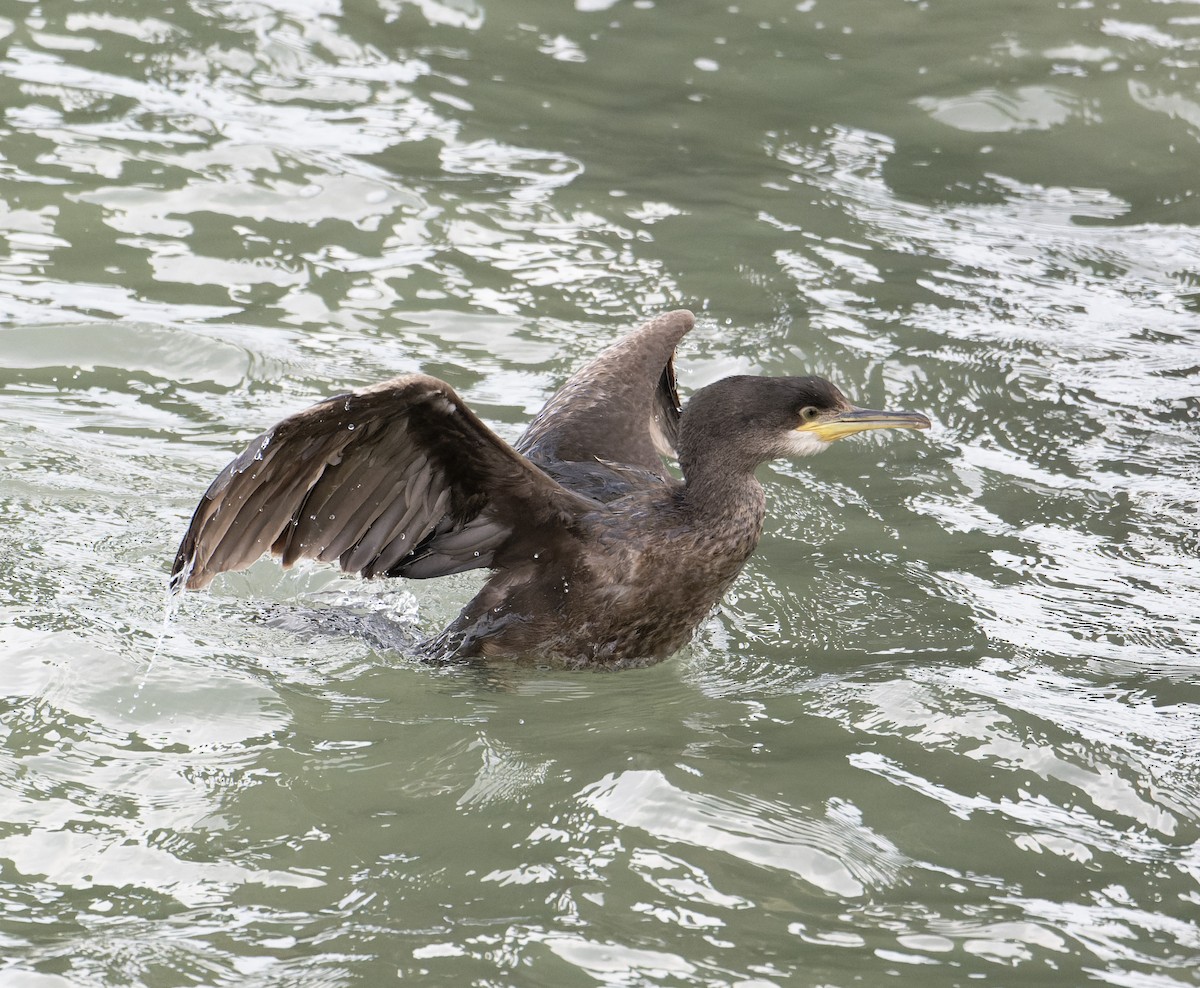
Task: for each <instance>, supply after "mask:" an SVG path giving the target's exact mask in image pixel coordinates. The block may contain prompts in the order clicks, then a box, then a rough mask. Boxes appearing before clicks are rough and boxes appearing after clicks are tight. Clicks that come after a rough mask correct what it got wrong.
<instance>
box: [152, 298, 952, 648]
mask: <svg viewBox="0 0 1200 988" xmlns="http://www.w3.org/2000/svg"><path fill="white" fill-rule="evenodd" d="M693 322H694V319H693V316H692V314H691V313H690V312H686V311H683V310H680V311H677V312H669V313H666V314H665V315H662V316H659V317H658V318H656V319H654V320H652V321H650V322H648V323H646V324H645V325H644V326H642V327H641V328H640V329H638V330H637V331H636V332H634V333H631V334H629V335H628V336H626V337H624V338H623V339H621V340H620V341H619V342H617V343H616V344H615V345H614V346H612V347H610V348H609V349H607V350H605V351H604V352H603V353H601V354H600V355H599V356H598V357H596V358H595V359H594V360H592V361H591V362H590V363H589V364H587V365H586V366H585V367H583V368H582V369H581V370H579V371H577V372H576V373H575V374H574V375H573V376H572V377H571V378H570V379H569V380H568V381H567V383H566V384H564V385H563V386H562V388H560V389H559V391H558V392H557V393H556V394H555V395H554V396H553V397H552V398H551V399H550V401H549V402H547V404H546V407H545V408H543V409H542V411H541V412H540V413H539V414H538V416H537V417H536V418H535V419H534V420H533V422H532V423H531V424H530V426H529V428H528V429H526V430H525V434H524V435H523V436H522V437H521V439H520V440H519V441H518V442H517V444H516V446H515V447H513V446H510V445H509V444H508V443H506V442H505V441H504V440H503V439H501V438H500V437H499V436H497V435H496V434H495V433H494V432H492V430H491V429H489V428H488V427H487V426H486V425H484V423H483V422H482V421H480V419H479V418H478V417H476V415H475V413H474V412H472V411H471V409H470V408H468V407H467V405H466V404H465V403H464V402H463V400H462V399H461V398H460V397H459V396H458V395H457V394H455V392H454V390H453V389H452V388H451V387H450V386H449V385H448V384H446V383H445V382H444V381H440V380H438V379H437V378H435V377H429V376H426V375H424V374H408V375H405V376H402V377H396V378H393V379H391V380H390V381H385V382H383V383H382V384H378V385H375V386H374V387H368V388H363V389H361V390H357V391H350V392H347V393H346V394H340V395H337V396H335V397H333V398H328V399H326V400H325V401H322V402H319V403H318V404H316V405H313V406H312V407H311V408H308V409H306V410H304V411H302V412H298V413H296V414H295V415H291V416H289V417H288V418H285V419H284V420H283V421H282V422H280V423H278V424H277V425H275V426H273V427H272V428H270V429H268V430H267V431H266V432H264V433H263V434H262V435H261V436H259V437H258V438H257V439H255V440H254V441H253V442H251V443H250V445H249V446H248V447H247V448H246V450H245V451H244V452H243V453H242V454H241V455H240V456H238V457H237V458H236V459H235V460H234V461H233V462H232V463H230V464H229V465H228V466H227V467H226V468H225V469H224V470H222V471H221V473H220V475H219V476H218V477H217V479H216V480H214V481H213V483H212V485H211V486H210V487H209V489H208V491H207V492H206V493H205V494H204V497H203V498H202V499H201V501H200V504H199V506H198V507H197V508H196V512H195V514H194V515H193V517H192V521H191V524H190V525H189V526H188V530H187V534H186V535H185V536H184V537H183V542H182V543H181V544H180V546H179V552H178V554H177V555H176V557H175V564H174V567H173V569H172V575H171V584H172V587H173V588H174V589H176V590H178V589H181V588H183V587H187V588H189V589H197V588H200V587H204V586H206V585H207V584H208V583H209V582H210V581H211V580H212V578H213V577H214V576H215V575H216V574H217V573H220V572H223V571H226V570H240V569H244V568H245V567H247V566H249V565H250V564H251V563H253V562H254V561H255V560H257V559H258V558H259V557H260V556H262V555H263V554H264V553H266V552H270V553H271V554H272V555H275V556H278V557H280V560H281V561H282V563H283V565H284V566H291V565H292V564H293V563H295V562H296V561H297V560H300V559H316V560H320V561H322V562H337V563H338V564H339V565H340V566H341V568H342V569H343V570H345V571H346V572H353V573H360V574H362V576H364V577H368V578H369V577H377V576H387V577H397V576H402V577H409V578H414V579H425V578H427V577H434V576H445V575H447V574H450V573H459V572H462V571H464V570H470V569H487V570H490V576H489V577H488V579H487V581H486V583H484V585H483V588H482V589H481V590H480V591H479V593H478V594H476V596H475V597H474V599H472V600H471V601H470V602H469V603H468V604H467V605H466V606H465V607H464V608H463V609H462V613H461V614H459V616H458V617H457V618H456V619H455V620H454V621H453V622H452V623H451V624H450V626H449V627H448V628H446V629H445V630H444V631H443V632H442V633H441V634H439V635H436V636H435V637H433V638H431V639H428V640H427V641H426V642H424V643H423V646H422V651H423V653H424V654H426V655H427V656H429V657H431V658H436V659H465V658H472V657H493V656H542V657H555V658H559V659H565V660H567V661H570V662H575V663H581V664H587V663H605V664H607V663H624V662H630V661H634V660H652V659H660V658H664V657H666V656H668V655H670V654H671V653H672V652H675V651H676V650H678V649H679V648H681V647H682V646H683V645H685V644H686V643H687V642H688V640H689V639H690V638H691V636H692V633H693V632H694V631H695V629H696V627H697V625H699V624H700V623H701V622H702V621H703V620H704V619H705V617H706V616H707V615H708V614H709V613H710V612H711V611H712V610H713V608H714V607H715V606H716V605H717V603H718V602H719V601H720V599H721V597H722V595H723V594H724V593H725V591H726V590H727V589H728V588H729V586H730V584H731V583H733V581H734V579H735V578H736V577H737V575H738V573H739V572H740V571H741V569H742V566H743V565H744V564H745V562H746V560H747V559H748V558H749V556H750V554H751V553H752V552H753V551H754V547H755V546H756V545H757V543H758V540H759V535H760V534H761V532H762V525H763V516H764V497H763V489H762V487H761V486H760V484H759V482H758V481H757V480H756V479H755V476H754V472H755V469H756V468H757V467H758V466H759V465H760V464H762V463H765V462H767V461H769V460H774V459H777V458H782V457H798V456H808V455H810V454H812V453H817V452H820V451H821V450H823V449H825V448H826V447H827V446H828V445H829V444H830V443H831V442H833V441H834V440H836V439H840V438H842V437H843V436H848V435H851V434H853V433H856V432H862V431H864V430H867V429H894V428H901V429H925V428H928V427H929V419H927V418H926V417H925V416H924V415H919V414H917V413H915V412H879V411H868V410H866V409H861V408H856V407H855V406H854V405H852V404H850V403H849V402H848V401H847V400H846V398H845V397H844V396H843V395H842V393H841V392H840V391H839V390H838V389H837V388H836V387H834V386H833V385H832V384H830V383H829V382H828V381H826V380H824V379H822V378H819V377H728V378H725V379H724V380H721V381H718V382H716V383H715V384H710V385H709V386H708V387H705V388H702V389H700V390H699V391H697V392H696V394H695V395H693V396H692V398H691V400H690V401H689V402H688V404H687V407H686V408H681V407H680V403H679V397H678V394H677V393H676V386H675V368H674V355H675V346H676V344H677V343H678V342H679V341H680V340H681V339H682V338H683V336H684V334H686V333H687V332H688V330H690V329H691V328H692V325H693ZM672 455H675V456H677V457H678V461H679V468H680V470H681V472H682V474H683V480H682V481H680V480H677V479H675V478H674V477H673V476H672V475H671V474H670V473H669V472H668V471H667V469H666V467H665V466H664V457H667V456H672Z"/></svg>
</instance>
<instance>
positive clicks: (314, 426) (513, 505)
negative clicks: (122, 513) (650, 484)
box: [172, 374, 594, 589]
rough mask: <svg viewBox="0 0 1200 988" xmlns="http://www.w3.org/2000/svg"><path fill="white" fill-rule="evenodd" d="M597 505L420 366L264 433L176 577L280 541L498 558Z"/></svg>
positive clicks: (388, 553) (377, 559) (424, 556)
mask: <svg viewBox="0 0 1200 988" xmlns="http://www.w3.org/2000/svg"><path fill="white" fill-rule="evenodd" d="M592 507H594V502H591V501H589V500H587V499H586V498H583V497H581V496H579V495H577V494H574V493H572V492H571V491H569V490H567V489H566V488H564V487H562V486H561V485H560V484H558V483H557V482H556V481H555V480H553V479H552V478H551V477H549V476H548V475H547V474H546V473H544V472H543V471H542V470H541V469H539V468H538V467H537V466H535V465H534V464H532V463H531V462H530V461H529V460H527V459H526V458H525V457H524V456H522V455H520V454H519V453H517V452H516V451H515V450H513V449H512V447H510V446H509V445H508V444H507V443H505V442H504V441H503V440H502V439H500V438H499V437H498V436H497V435H496V434H495V433H494V432H492V431H491V430H490V429H489V428H488V427H487V426H486V425H484V424H483V422H481V421H480V420H479V418H478V417H476V416H475V414H474V413H473V412H472V411H471V410H470V409H469V408H468V407H467V406H466V405H465V404H464V403H463V401H462V399H461V398H459V397H458V395H457V394H455V393H454V391H453V389H451V388H450V386H449V385H447V384H445V383H444V382H442V381H439V380H438V379H437V378H433V377H428V376H425V375H420V374H415V375H408V376H405V377H399V378H394V379H393V380H391V381H387V382H385V383H383V384H381V385H378V386H376V387H373V388H365V389H363V390H361V391H354V392H350V393H348V394H343V395H338V396H336V397H334V398H330V399H327V400H326V401H323V402H320V403H318V404H316V405H314V406H312V407H311V408H308V409H305V410H304V411H302V412H299V413H297V414H295V415H292V416H289V417H288V418H286V419H284V420H283V421H282V422H279V423H278V424H277V425H275V426H274V427H273V428H272V429H270V430H268V431H267V432H265V433H263V434H262V435H261V436H259V437H258V438H257V439H255V440H254V441H253V442H252V443H251V444H250V445H249V446H248V447H247V449H246V450H245V451H244V452H243V453H242V454H241V455H239V456H238V457H236V458H235V459H234V460H233V461H232V462H231V463H230V464H229V465H228V466H227V467H226V468H225V469H224V470H222V471H221V473H220V474H218V476H217V478H216V479H215V480H214V481H213V483H212V485H211V486H210V487H209V489H208V491H207V492H206V493H205V495H204V497H203V498H202V499H201V501H200V504H199V505H198V506H197V508H196V511H195V513H194V515H193V516H192V521H191V524H190V525H189V526H188V530H187V533H186V534H185V535H184V537H183V541H182V542H181V543H180V546H179V551H178V553H177V554H176V557H175V563H174V566H173V568H172V586H173V587H175V588H177V589H178V588H179V587H182V586H186V587H188V588H190V589H197V588H200V587H203V586H205V585H207V584H208V583H209V582H210V581H211V580H212V578H213V577H214V576H215V575H216V574H217V573H220V572H224V571H227V570H238V569H244V568H245V567H247V566H249V565H250V564H251V563H253V562H254V561H255V560H257V559H258V558H259V557H261V556H262V555H263V554H264V553H266V552H271V553H272V554H274V555H277V556H279V557H280V558H281V561H282V563H283V564H284V565H285V566H289V565H292V564H293V563H295V562H297V561H298V560H301V559H316V560H321V561H326V562H331V561H333V560H335V559H336V560H338V562H339V563H340V565H341V567H342V569H344V570H346V571H347V572H359V573H361V574H362V575H364V576H368V577H370V576H374V575H382V574H387V575H404V576H418V577H426V576H440V575H442V574H444V573H447V572H458V571H460V570H463V569H470V568H474V567H485V566H490V565H491V564H492V561H493V558H494V556H495V553H496V552H497V551H500V550H501V549H502V547H503V546H504V545H505V544H506V543H508V542H509V540H511V539H512V538H514V536H515V535H519V534H520V533H522V532H531V531H535V530H536V531H539V532H543V533H545V532H558V533H560V534H563V533H567V532H568V530H569V529H570V526H571V525H572V523H573V521H574V519H576V518H578V517H579V516H580V515H581V514H582V513H584V512H586V511H588V510H590V509H591V508H592Z"/></svg>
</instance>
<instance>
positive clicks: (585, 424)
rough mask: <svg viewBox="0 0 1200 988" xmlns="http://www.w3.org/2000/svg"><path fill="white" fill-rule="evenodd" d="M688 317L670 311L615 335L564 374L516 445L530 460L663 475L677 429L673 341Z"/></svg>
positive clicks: (691, 322) (685, 327)
mask: <svg viewBox="0 0 1200 988" xmlns="http://www.w3.org/2000/svg"><path fill="white" fill-rule="evenodd" d="M695 322H696V320H695V317H694V316H693V315H692V314H691V313H690V312H688V311H687V310H685V309H677V310H676V311H674V312H667V313H664V314H663V315H661V316H658V317H657V318H656V319H652V320H650V322H648V323H646V324H645V325H643V326H642V327H641V328H640V329H637V330H635V331H634V332H632V333H630V334H629V335H628V336H625V337H623V338H622V339H620V340H619V341H618V342H617V343H615V344H614V345H613V346H611V347H609V348H608V349H607V350H605V351H604V352H603V353H601V354H600V355H599V356H598V357H596V358H595V359H594V360H593V361H591V363H589V364H587V365H586V366H584V367H582V368H580V369H579V370H578V371H576V372H575V373H574V374H572V375H571V377H570V378H569V379H568V380H567V383H566V384H564V385H563V386H562V387H561V388H559V390H558V391H557V393H556V394H555V395H554V397H552V398H551V399H550V400H549V401H548V402H547V403H546V407H545V408H543V409H542V410H541V412H540V413H538V416H537V418H536V419H534V420H533V422H532V423H531V424H530V426H529V428H528V429H526V430H525V434H524V435H523V436H522V437H521V439H520V441H519V442H518V443H517V449H518V450H520V451H521V452H522V453H524V454H525V455H526V456H528V457H529V458H530V459H531V460H533V461H535V462H537V463H547V464H549V463H552V462H553V461H567V462H580V463H594V462H595V461H597V460H602V461H606V462H608V463H611V464H621V465H628V466H633V467H639V468H641V469H642V470H645V471H648V472H649V473H650V474H651V475H653V476H655V477H659V478H662V479H665V478H666V477H667V472H666V470H665V468H664V467H663V462H662V457H663V456H674V455H675V441H676V438H677V437H678V434H679V412H680V408H679V395H678V394H677V393H676V390H675V346H676V344H678V343H679V341H680V340H681V339H683V337H684V336H685V335H686V334H687V332H688V331H689V330H690V329H691V328H692V326H693V325H694V324H695Z"/></svg>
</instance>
